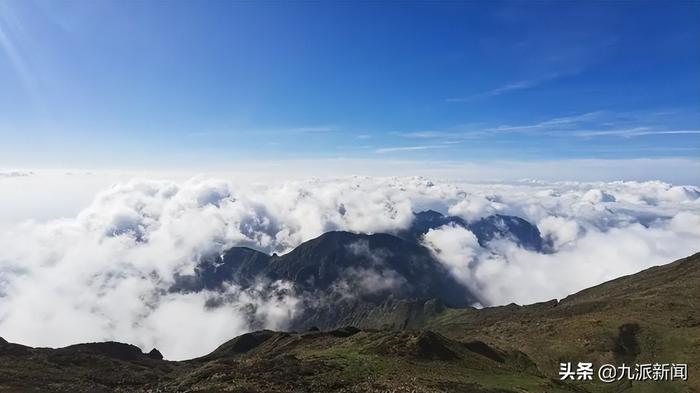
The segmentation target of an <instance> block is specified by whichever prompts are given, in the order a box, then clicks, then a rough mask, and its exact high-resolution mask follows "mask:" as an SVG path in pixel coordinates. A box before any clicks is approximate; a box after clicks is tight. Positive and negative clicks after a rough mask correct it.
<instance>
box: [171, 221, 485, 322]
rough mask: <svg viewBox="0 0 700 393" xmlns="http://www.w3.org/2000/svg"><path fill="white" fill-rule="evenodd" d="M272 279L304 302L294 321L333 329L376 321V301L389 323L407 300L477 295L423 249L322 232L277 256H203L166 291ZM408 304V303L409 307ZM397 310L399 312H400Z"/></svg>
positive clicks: (245, 251) (381, 237) (236, 252)
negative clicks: (291, 287) (368, 316)
mask: <svg viewBox="0 0 700 393" xmlns="http://www.w3.org/2000/svg"><path fill="white" fill-rule="evenodd" d="M278 280H282V281H285V282H290V283H293V284H294V291H295V293H297V294H298V295H299V296H300V297H302V299H303V300H304V302H305V304H304V307H303V308H302V315H300V316H299V317H298V318H297V319H296V320H295V321H292V327H296V328H307V327H309V326H312V325H315V326H319V327H321V328H334V327H339V326H342V325H344V324H347V323H350V322H352V323H354V324H359V325H362V326H372V327H375V326H377V325H376V321H377V320H374V321H373V322H370V321H367V323H363V322H362V320H364V319H366V314H367V313H370V312H371V311H372V310H373V309H374V307H375V306H377V305H382V306H383V307H384V310H385V318H386V320H382V324H389V325H392V326H393V325H395V324H396V323H397V321H396V320H394V319H392V318H393V317H392V315H394V314H393V313H394V312H393V311H390V310H394V311H395V312H399V313H400V314H401V315H403V314H404V313H405V312H406V311H405V310H406V307H415V306H414V305H412V304H413V303H412V302H420V304H422V303H423V302H425V301H427V300H429V299H438V300H439V302H441V303H444V304H446V305H449V306H452V307H464V306H467V305H469V304H472V303H473V302H474V301H475V298H474V297H473V296H472V295H471V294H470V293H469V291H468V290H467V288H466V287H464V286H463V285H462V284H460V283H458V282H457V281H456V280H455V279H454V278H453V277H452V276H451V275H450V274H449V272H447V270H446V269H444V267H443V266H442V265H441V264H440V263H439V262H437V261H436V260H435V259H434V258H433V257H432V255H431V253H430V251H429V250H428V249H426V248H425V247H423V246H421V245H419V244H417V243H414V242H410V241H407V240H403V239H400V238H398V237H396V236H392V235H388V234H374V235H362V234H354V233H349V232H328V233H326V234H324V235H321V236H320V237H318V238H316V239H313V240H310V241H308V242H305V243H302V244H301V245H299V246H298V247H297V248H295V249H294V250H292V251H291V252H289V253H288V254H285V255H282V256H277V255H273V256H269V255H267V254H264V253H261V252H259V251H255V250H252V249H250V248H243V247H234V248H231V249H229V250H228V251H226V252H225V253H224V254H223V255H222V256H221V257H217V258H209V259H206V260H203V261H202V262H201V263H200V265H199V266H197V268H196V269H195V274H194V275H193V276H181V277H179V278H178V280H177V281H176V284H175V285H174V286H173V287H172V288H171V290H177V291H200V290H202V289H210V290H216V289H219V288H220V287H221V286H222V285H224V283H226V282H231V283H235V284H237V285H240V286H242V287H244V288H246V287H251V286H253V285H255V284H256V283H260V282H265V283H272V282H275V281H278ZM409 304H411V306H408V305H409ZM398 310H401V311H398Z"/></svg>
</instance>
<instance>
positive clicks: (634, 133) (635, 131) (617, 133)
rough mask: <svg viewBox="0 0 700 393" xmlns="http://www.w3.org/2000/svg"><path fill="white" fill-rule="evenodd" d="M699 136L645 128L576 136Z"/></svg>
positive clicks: (690, 131)
mask: <svg viewBox="0 0 700 393" xmlns="http://www.w3.org/2000/svg"><path fill="white" fill-rule="evenodd" d="M688 134H700V130H651V129H647V128H643V127H641V128H632V129H626V130H625V129H623V130H604V131H579V132H576V136H580V137H596V136H619V137H625V138H632V137H635V136H647V135H688Z"/></svg>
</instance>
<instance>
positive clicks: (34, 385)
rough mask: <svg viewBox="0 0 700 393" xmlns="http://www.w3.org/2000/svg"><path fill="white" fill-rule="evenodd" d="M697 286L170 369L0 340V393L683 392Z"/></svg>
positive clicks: (82, 348)
mask: <svg viewBox="0 0 700 393" xmlns="http://www.w3.org/2000/svg"><path fill="white" fill-rule="evenodd" d="M301 270H303V269H301ZM284 271H286V270H284ZM699 282H700V254H695V255H693V256H691V257H688V258H685V259H682V260H679V261H676V262H674V263H670V264H668V265H665V266H659V267H654V268H651V269H648V270H645V271H643V272H640V273H637V274H634V275H631V276H627V277H622V278H619V279H616V280H613V281H610V282H607V283H604V284H601V285H599V286H596V287H592V288H589V289H587V290H584V291H581V292H579V293H577V294H574V295H571V296H569V297H567V298H565V299H563V300H562V301H560V302H557V301H556V300H553V301H550V302H545V303H538V304H533V305H528V306H517V305H514V304H512V305H508V306H503V307H492V308H485V309H481V310H477V309H473V308H464V309H454V308H444V307H443V308H439V307H433V308H432V311H431V312H430V313H429V315H428V314H423V315H422V318H421V319H420V320H419V319H414V320H412V326H413V327H414V329H385V330H360V329H357V328H352V327H346V328H341V329H333V330H329V331H319V330H318V329H313V330H309V331H307V332H301V333H300V332H290V333H278V332H271V331H258V332H253V333H248V334H244V335H242V336H239V337H236V338H234V339H232V340H230V341H228V342H226V343H224V344H222V345H221V346H220V347H219V348H217V349H216V350H215V351H213V352H212V353H210V354H209V355H206V356H203V357H201V358H197V359H192V360H189V361H183V362H172V361H166V360H162V359H160V356H159V353H158V351H157V350H156V351H151V352H150V353H149V354H148V355H147V354H144V353H142V352H141V350H140V349H138V348H136V347H134V346H131V345H127V344H120V343H113V342H108V343H93V344H80V345H73V346H70V347H66V348H59V349H48V348H31V347H26V346H22V345H18V344H12V343H8V342H7V341H5V340H3V339H2V338H0V391H2V392H175V391H177V392H214V391H217V392H218V391H233V392H373V393H379V392H387V391H392V392H429V393H437V392H471V393H487V392H488V393H494V392H500V393H516V392H551V393H564V392H578V393H586V392H588V393H613V392H630V393H631V392H671V393H673V392H678V393H680V392H696V391H700V379H698V378H696V376H697V375H698V373H700V350H699V349H698V348H700V346H698V344H699V343H700V314H699V313H698V310H700V290H698V283H699ZM166 355H167V353H166ZM562 361H565V362H567V361H570V362H593V364H594V365H595V366H598V365H601V364H604V363H612V364H618V365H619V364H622V363H623V362H624V363H627V364H629V363H630V362H633V363H640V364H641V363H655V362H661V363H686V364H688V379H687V381H680V380H676V381H670V382H654V381H620V382H616V383H610V384H608V383H602V382H599V381H596V380H594V381H566V382H561V381H559V380H558V369H559V362H562Z"/></svg>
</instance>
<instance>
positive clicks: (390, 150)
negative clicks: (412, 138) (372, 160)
mask: <svg viewBox="0 0 700 393" xmlns="http://www.w3.org/2000/svg"><path fill="white" fill-rule="evenodd" d="M446 147H447V146H446V145H424V146H396V147H383V148H381V149H377V150H375V151H374V152H375V153H377V154H386V153H396V152H405V151H416V150H429V149H442V148H446Z"/></svg>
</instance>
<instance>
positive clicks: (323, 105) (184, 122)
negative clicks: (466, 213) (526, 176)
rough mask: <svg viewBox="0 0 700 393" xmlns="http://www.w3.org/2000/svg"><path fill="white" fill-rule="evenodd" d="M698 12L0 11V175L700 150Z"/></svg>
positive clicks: (638, 6)
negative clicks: (2, 170)
mask: <svg viewBox="0 0 700 393" xmlns="http://www.w3.org/2000/svg"><path fill="white" fill-rule="evenodd" d="M698 15H700V3H699V2H696V1H693V2H691V1H688V2H682V1H671V2H578V3H577V2H556V3H546V2H537V3H525V2H482V3H476V2H473V3H472V2H468V3H463V4H458V3H433V4H431V5H428V4H427V3H424V4H421V3H406V4H403V5H399V4H398V3H396V2H391V3H386V5H380V4H379V3H362V4H360V5H351V3H349V2H338V3H332V2H325V3H323V4H321V3H311V2H304V3H292V2H284V3H283V2H257V3H254V2H233V1H230V2H224V1H211V2H207V1H201V2H192V1H167V2H166V1H154V2H140V1H139V2H137V1H133V2H132V1H115V2H110V1H26V0H22V1H19V0H9V1H8V0H5V1H2V2H0V141H1V142H0V167H56V168H64V167H84V168H92V167H120V166H125V165H126V166H129V167H134V166H143V167H152V166H158V165H166V166H174V165H177V166H182V167H187V166H188V165H194V164H195V163H202V162H205V163H209V165H211V166H217V165H224V164H226V163H231V162H235V161H236V160H286V159H311V160H313V159H324V158H330V157H347V158H361V159H387V160H388V159H402V160H416V161H431V160H449V161H468V162H479V161H488V160H503V159H508V160H516V161H517V160H521V161H533V160H537V161H542V160H562V159H634V158H688V159H693V160H694V159H697V158H698V156H699V154H700V134H699V133H700V44H699V43H700V19H699V18H698Z"/></svg>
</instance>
